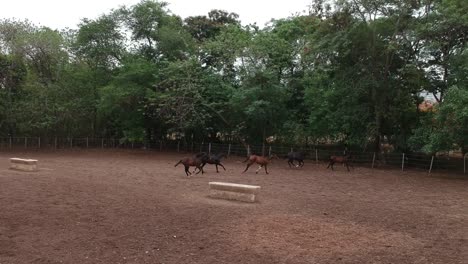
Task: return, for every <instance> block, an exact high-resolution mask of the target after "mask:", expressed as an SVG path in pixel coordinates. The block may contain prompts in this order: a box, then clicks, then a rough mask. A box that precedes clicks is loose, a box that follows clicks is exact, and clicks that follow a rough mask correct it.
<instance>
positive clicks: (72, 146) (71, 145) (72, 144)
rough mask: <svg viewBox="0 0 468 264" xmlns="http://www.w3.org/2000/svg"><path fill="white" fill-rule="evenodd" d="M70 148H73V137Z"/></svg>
mask: <svg viewBox="0 0 468 264" xmlns="http://www.w3.org/2000/svg"><path fill="white" fill-rule="evenodd" d="M70 148H73V138H70Z"/></svg>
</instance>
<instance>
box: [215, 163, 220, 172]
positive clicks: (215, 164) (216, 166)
mask: <svg viewBox="0 0 468 264" xmlns="http://www.w3.org/2000/svg"><path fill="white" fill-rule="evenodd" d="M215 165H216V172H217V173H219V171H218V164H215Z"/></svg>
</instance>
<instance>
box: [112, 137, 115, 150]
mask: <svg viewBox="0 0 468 264" xmlns="http://www.w3.org/2000/svg"><path fill="white" fill-rule="evenodd" d="M112 147H113V148H115V138H112Z"/></svg>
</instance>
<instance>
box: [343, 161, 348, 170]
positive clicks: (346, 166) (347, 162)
mask: <svg viewBox="0 0 468 264" xmlns="http://www.w3.org/2000/svg"><path fill="white" fill-rule="evenodd" d="M344 164H346V169H348V171H349V166H348V162H347V161H345V163H344Z"/></svg>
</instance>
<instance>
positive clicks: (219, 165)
mask: <svg viewBox="0 0 468 264" xmlns="http://www.w3.org/2000/svg"><path fill="white" fill-rule="evenodd" d="M218 165H219V166H221V167H223V169H224V170H226V168H224V166H223V164H221V162H220V163H219V164H218Z"/></svg>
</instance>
